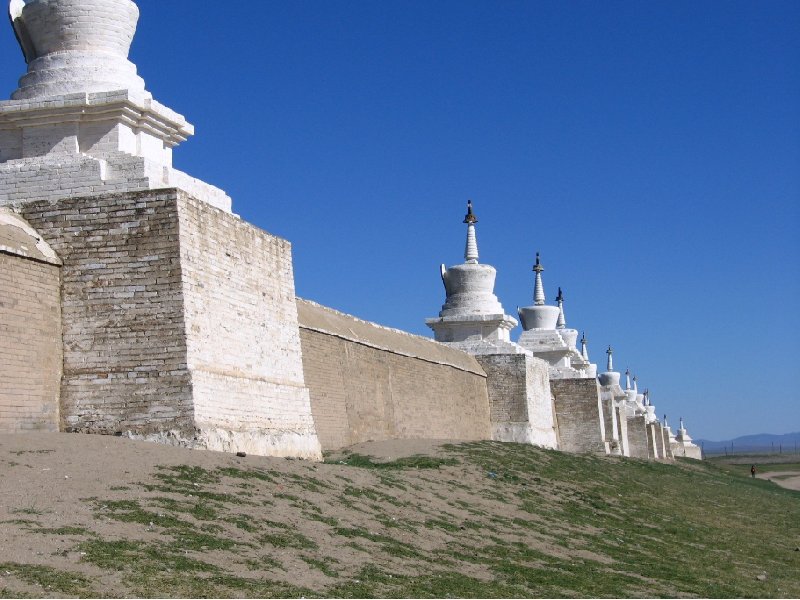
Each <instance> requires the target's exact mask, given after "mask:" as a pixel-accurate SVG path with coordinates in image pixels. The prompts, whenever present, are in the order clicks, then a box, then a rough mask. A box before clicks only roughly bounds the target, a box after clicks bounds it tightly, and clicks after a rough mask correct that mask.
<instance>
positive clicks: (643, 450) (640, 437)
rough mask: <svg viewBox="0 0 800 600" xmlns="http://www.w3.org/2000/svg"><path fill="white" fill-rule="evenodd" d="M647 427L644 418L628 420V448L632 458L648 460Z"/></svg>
mask: <svg viewBox="0 0 800 600" xmlns="http://www.w3.org/2000/svg"><path fill="white" fill-rule="evenodd" d="M647 446H648V444H647V425H646V424H645V419H644V417H643V416H638V417H631V418H629V419H628V448H630V456H632V457H634V458H647V457H648V448H647Z"/></svg>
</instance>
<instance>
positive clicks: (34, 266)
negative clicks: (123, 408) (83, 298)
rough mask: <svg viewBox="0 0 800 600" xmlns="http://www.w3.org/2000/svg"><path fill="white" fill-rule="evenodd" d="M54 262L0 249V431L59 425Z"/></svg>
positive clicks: (58, 305) (57, 301) (57, 295)
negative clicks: (0, 342)
mask: <svg viewBox="0 0 800 600" xmlns="http://www.w3.org/2000/svg"><path fill="white" fill-rule="evenodd" d="M58 271H59V269H58V266H57V265H54V264H49V263H46V262H41V261H37V260H33V259H30V258H26V257H21V256H17V255H14V254H10V253H4V252H0V340H2V344H0V432H2V433H10V432H16V431H28V430H43V431H58V419H59V411H58V396H59V385H60V381H61V295H60V291H59V285H60V283H59V272H58Z"/></svg>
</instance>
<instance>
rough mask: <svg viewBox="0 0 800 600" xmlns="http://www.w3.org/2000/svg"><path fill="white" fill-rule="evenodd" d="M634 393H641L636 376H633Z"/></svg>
mask: <svg viewBox="0 0 800 600" xmlns="http://www.w3.org/2000/svg"><path fill="white" fill-rule="evenodd" d="M633 391H634V392H636V393H637V394H638V393H639V388H638V387H636V375H634V376H633Z"/></svg>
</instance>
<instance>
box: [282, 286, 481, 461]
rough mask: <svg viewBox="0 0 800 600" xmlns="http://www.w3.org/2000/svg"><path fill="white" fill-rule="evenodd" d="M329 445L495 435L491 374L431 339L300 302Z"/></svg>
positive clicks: (320, 423) (306, 352) (308, 363)
mask: <svg viewBox="0 0 800 600" xmlns="http://www.w3.org/2000/svg"><path fill="white" fill-rule="evenodd" d="M297 311H298V318H299V322H300V340H301V343H302V350H303V371H304V373H305V381H306V385H307V386H308V388H309V391H310V393H311V410H312V413H313V415H314V423H315V425H316V429H317V435H318V436H319V440H320V443H321V444H322V447H323V449H326V450H327V449H335V448H341V447H344V446H349V445H351V444H356V443H359V442H363V441H367V440H385V439H391V438H433V439H460V440H481V439H490V436H491V431H490V427H489V399H488V395H487V390H486V374H485V373H484V371H483V370H482V369H481V367H480V365H479V364H478V363H477V361H476V360H475V359H474V358H473V357H471V356H469V355H468V354H465V353H463V352H460V351H458V350H454V349H452V348H448V347H447V346H445V345H443V344H438V343H436V342H433V341H431V340H429V339H426V338H422V337H419V336H414V335H410V334H408V333H405V332H402V331H397V330H393V329H388V328H386V327H381V326H379V325H376V324H374V323H369V322H367V321H362V320H360V319H356V318H355V317H352V316H350V315H346V314H343V313H340V312H337V311H335V310H332V309H330V308H326V307H323V306H320V305H318V304H315V303H313V302H308V301H306V300H301V299H298V300H297Z"/></svg>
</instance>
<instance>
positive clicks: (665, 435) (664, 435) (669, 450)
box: [661, 427, 675, 458]
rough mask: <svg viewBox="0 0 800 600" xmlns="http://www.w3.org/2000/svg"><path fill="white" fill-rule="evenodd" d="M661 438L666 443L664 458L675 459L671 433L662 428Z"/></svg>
mask: <svg viewBox="0 0 800 600" xmlns="http://www.w3.org/2000/svg"><path fill="white" fill-rule="evenodd" d="M661 437H662V438H663V441H664V456H666V457H667V458H675V457H674V456H673V455H672V444H670V442H669V432H668V431H667V430H666V428H664V427H662V428H661Z"/></svg>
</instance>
